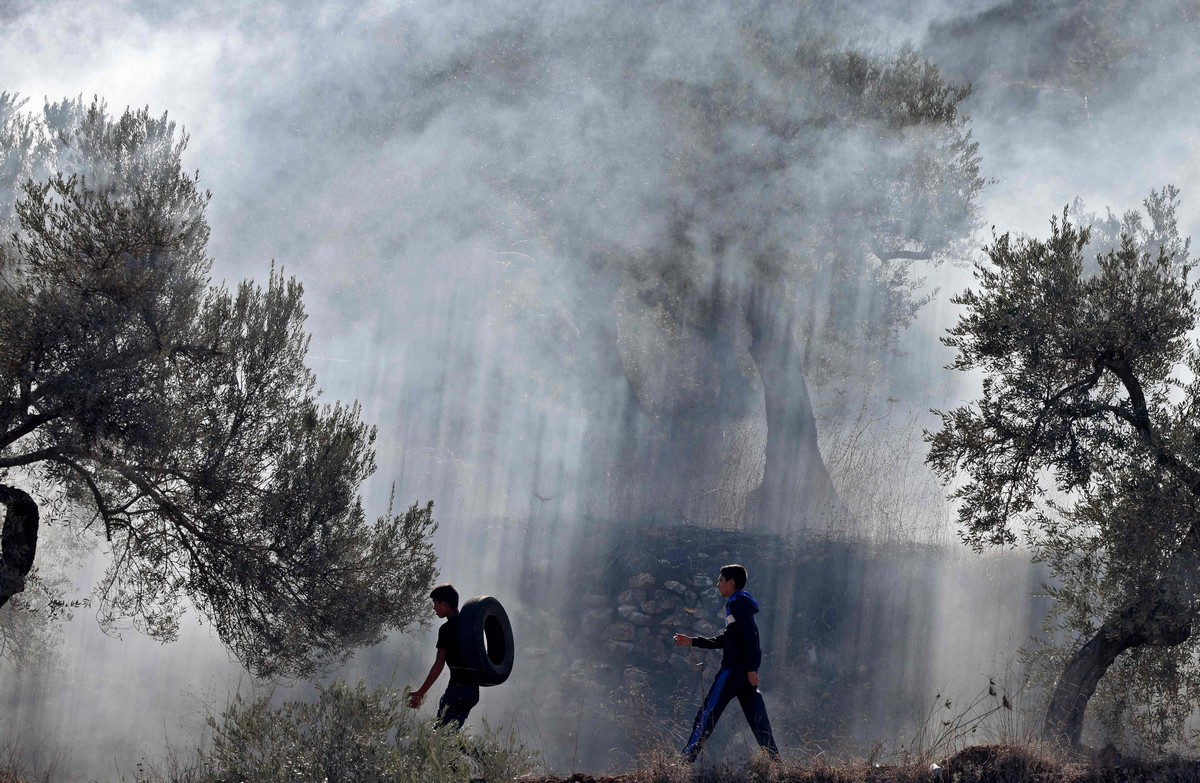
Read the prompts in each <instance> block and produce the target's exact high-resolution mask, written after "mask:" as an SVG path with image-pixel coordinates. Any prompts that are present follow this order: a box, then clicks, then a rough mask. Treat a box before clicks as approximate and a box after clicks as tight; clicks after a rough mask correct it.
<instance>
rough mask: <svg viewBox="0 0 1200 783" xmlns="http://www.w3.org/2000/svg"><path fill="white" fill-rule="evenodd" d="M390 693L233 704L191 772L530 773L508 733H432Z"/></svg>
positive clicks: (326, 780) (366, 782)
mask: <svg viewBox="0 0 1200 783" xmlns="http://www.w3.org/2000/svg"><path fill="white" fill-rule="evenodd" d="M403 697H404V695H403V694H400V693H398V692H396V691H394V690H392V689H390V688H376V689H368V688H367V687H366V686H365V685H364V684H363V683H362V682H361V681H360V682H359V683H358V684H357V685H355V686H354V687H351V686H348V685H347V684H346V683H344V682H341V681H335V682H334V683H333V684H331V685H329V686H328V687H319V688H318V697H317V700H316V701H315V702H287V703H285V704H283V705H281V706H279V707H272V706H270V703H269V702H270V699H269V697H266V696H263V697H259V698H255V699H243V698H242V697H240V696H238V697H236V698H235V699H234V701H233V702H232V703H231V704H230V705H229V707H228V708H227V709H226V710H225V711H224V712H223V713H222V714H221V715H220V716H219V718H210V719H209V728H210V730H211V731H212V741H211V744H210V747H209V748H208V749H207V750H205V751H203V752H202V753H201V764H202V766H203V767H205V768H206V769H208V770H209V773H208V774H209V775H210V778H209V779H211V780H226V781H229V780H252V781H256V783H272V782H273V781H279V782H280V783H283V782H284V781H287V782H288V783H306V782H307V781H312V783H338V781H355V783H371V782H372V781H378V782H379V783H384V782H385V781H386V782H387V783H408V782H410V781H411V783H443V782H445V783H449V782H450V781H460V780H467V779H483V780H486V781H508V780H513V779H514V778H516V777H518V776H520V775H523V774H526V773H528V772H531V771H532V770H533V768H534V763H535V756H534V754H533V753H532V752H531V751H529V750H528V749H527V748H526V747H525V746H524V745H522V744H521V743H520V742H519V740H517V738H516V735H515V733H513V732H511V731H510V732H508V733H503V732H499V731H494V730H491V729H489V728H488V727H487V726H486V724H485V726H484V730H483V733H482V734H480V735H478V736H476V735H472V734H468V733H465V732H452V731H445V730H442V731H438V730H435V729H434V728H433V726H432V725H431V724H429V723H427V722H425V721H423V720H419V719H417V718H416V717H414V716H415V713H413V712H411V711H409V710H407V708H405V707H404V706H403V702H404V698H403Z"/></svg>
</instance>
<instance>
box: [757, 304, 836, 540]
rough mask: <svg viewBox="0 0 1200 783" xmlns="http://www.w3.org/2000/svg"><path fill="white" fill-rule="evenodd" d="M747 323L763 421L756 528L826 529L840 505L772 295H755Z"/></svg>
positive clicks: (785, 322) (783, 310) (788, 332)
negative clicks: (759, 382) (763, 408)
mask: <svg viewBox="0 0 1200 783" xmlns="http://www.w3.org/2000/svg"><path fill="white" fill-rule="evenodd" d="M747 321H748V323H749V327H750V355H751V357H753V359H754V363H755V365H756V367H757V368H758V373H759V376H760V378H761V380H762V385H763V397H764V401H765V403H766V415H767V444H766V465H765V467H764V469H763V478H762V485H761V486H760V487H759V490H758V502H757V503H756V506H757V508H756V509H755V516H756V524H757V526H758V528H759V529H762V530H774V531H777V532H788V531H792V530H800V529H805V528H822V529H825V528H828V527H829V525H830V523H831V521H832V520H833V519H834V518H835V517H836V516H837V514H838V513H839V509H840V507H841V502H840V500H839V498H838V494H837V490H835V489H834V486H833V481H832V480H831V479H830V477H829V471H828V469H827V468H826V467H825V461H824V459H823V458H822V457H821V452H820V449H818V447H817V420H816V416H815V415H814V414H813V407H812V399H811V398H810V397H809V394H808V382H807V380H806V379H805V377H804V367H803V364H802V362H801V358H800V350H799V346H798V345H797V343H796V338H795V335H794V334H793V331H792V319H791V318H790V317H788V308H787V305H786V303H783V302H780V301H779V299H778V298H777V297H776V296H775V295H774V294H771V293H763V292H759V293H756V294H755V295H754V296H753V297H751V301H750V304H749V306H748V307H747Z"/></svg>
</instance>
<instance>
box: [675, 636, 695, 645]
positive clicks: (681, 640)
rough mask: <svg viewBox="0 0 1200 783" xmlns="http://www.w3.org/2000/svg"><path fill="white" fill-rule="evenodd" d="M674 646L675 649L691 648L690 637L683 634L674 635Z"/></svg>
mask: <svg viewBox="0 0 1200 783" xmlns="http://www.w3.org/2000/svg"><path fill="white" fill-rule="evenodd" d="M675 646H676V647H691V646H692V637H690V636H687V635H685V634H681V633H677V634H675Z"/></svg>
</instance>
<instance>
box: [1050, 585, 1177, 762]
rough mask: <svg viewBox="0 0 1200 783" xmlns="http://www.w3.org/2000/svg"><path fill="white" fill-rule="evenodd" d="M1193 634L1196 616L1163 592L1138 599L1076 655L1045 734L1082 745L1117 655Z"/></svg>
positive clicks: (1109, 620) (1053, 702) (1052, 700)
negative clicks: (1086, 721) (1087, 716)
mask: <svg viewBox="0 0 1200 783" xmlns="http://www.w3.org/2000/svg"><path fill="white" fill-rule="evenodd" d="M1191 631H1192V627H1191V618H1190V616H1189V615H1188V613H1187V612H1186V610H1184V609H1183V608H1182V607H1181V605H1180V603H1179V602H1177V601H1172V600H1170V599H1167V598H1165V597H1164V596H1163V595H1162V593H1161V592H1160V593H1159V594H1158V595H1157V596H1156V597H1151V598H1144V599H1141V600H1138V601H1135V602H1134V603H1133V604H1131V605H1130V606H1128V607H1126V608H1125V609H1123V610H1121V611H1120V612H1117V613H1115V614H1113V615H1112V616H1110V617H1109V618H1107V619H1106V620H1105V621H1104V623H1103V624H1102V625H1101V626H1100V629H1099V630H1098V631H1097V632H1096V635H1095V636H1093V637H1092V638H1091V639H1089V640H1088V641H1087V643H1086V644H1084V645H1083V647H1081V648H1079V650H1078V651H1077V652H1076V653H1075V655H1073V656H1072V657H1071V660H1070V661H1069V662H1068V663H1067V666H1066V668H1065V669H1064V670H1063V673H1062V675H1061V676H1060V677H1059V678H1058V684H1057V685H1056V686H1055V688H1054V694H1053V695H1052V696H1051V698H1050V707H1049V709H1048V710H1047V711H1046V722H1045V723H1044V724H1043V726H1042V736H1043V737H1044V738H1046V739H1048V740H1052V741H1054V742H1057V743H1060V744H1064V745H1069V746H1071V747H1075V746H1078V745H1079V737H1080V733H1081V732H1082V731H1083V714H1084V711H1085V710H1086V709H1087V705H1088V701H1089V700H1091V698H1092V695H1093V694H1095V692H1096V686H1097V685H1098V684H1099V683H1100V678H1101V677H1103V676H1104V673H1105V672H1107V671H1108V669H1109V667H1110V666H1112V664H1113V662H1114V661H1115V660H1116V659H1117V656H1118V655H1120V654H1121V653H1123V652H1125V651H1126V650H1130V649H1133V648H1135V647H1142V646H1146V645H1150V646H1155V647H1172V646H1174V645H1177V644H1182V643H1183V642H1185V641H1187V639H1188V637H1189V636H1190V635H1191Z"/></svg>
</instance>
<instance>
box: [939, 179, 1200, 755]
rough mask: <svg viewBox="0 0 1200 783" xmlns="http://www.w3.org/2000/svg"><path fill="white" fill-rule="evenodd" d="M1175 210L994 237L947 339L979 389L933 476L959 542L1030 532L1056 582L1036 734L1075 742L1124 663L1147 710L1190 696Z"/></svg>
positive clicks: (1191, 453)
mask: <svg viewBox="0 0 1200 783" xmlns="http://www.w3.org/2000/svg"><path fill="white" fill-rule="evenodd" d="M1177 203H1178V191H1177V190H1176V189H1175V188H1173V187H1168V188H1166V189H1164V190H1162V191H1156V192H1152V193H1151V195H1150V197H1149V198H1147V199H1146V201H1145V202H1144V207H1145V214H1144V215H1143V214H1141V213H1138V212H1129V213H1127V214H1125V215H1124V216H1123V217H1122V218H1119V219H1118V218H1115V217H1113V216H1112V215H1109V216H1108V218H1106V219H1102V220H1097V219H1095V218H1091V221H1092V222H1093V223H1094V225H1095V228H1096V233H1097V235H1098V236H1096V237H1093V235H1092V234H1093V232H1092V231H1091V230H1089V228H1088V226H1086V225H1083V226H1081V225H1079V221H1078V218H1075V219H1074V220H1075V222H1072V220H1073V218H1072V216H1071V214H1070V213H1069V211H1066V210H1064V213H1063V215H1062V218H1061V219H1055V220H1052V221H1051V232H1050V237H1049V239H1047V240H1045V241H1042V240H1037V239H1027V238H1014V237H1012V236H1011V235H1009V234H1003V235H1000V236H995V237H993V241H992V243H991V244H990V245H989V246H988V247H987V248H986V253H987V257H988V262H987V263H980V264H978V265H977V268H976V273H975V279H976V282H977V287H975V288H972V289H969V290H967V291H966V292H964V293H962V294H960V295H959V296H957V297H955V299H954V301H955V302H956V303H958V304H959V305H961V306H962V307H963V308H964V313H963V315H962V316H961V318H960V319H959V322H958V324H957V325H956V326H955V327H954V328H952V329H951V330H950V331H949V335H948V336H947V337H946V338H945V340H944V341H945V342H946V344H947V345H949V346H951V347H953V348H955V349H956V350H957V352H958V354H957V358H956V359H955V360H954V362H953V364H952V365H951V367H952V368H953V369H955V370H960V371H970V372H978V373H981V374H982V375H983V385H982V391H981V394H980V396H979V398H978V399H976V400H975V401H974V402H973V403H971V404H969V405H965V406H962V407H959V408H956V409H954V410H952V411H949V412H946V413H943V414H941V415H942V425H941V428H940V430H939V431H937V432H935V433H930V434H929V435H928V440H929V443H930V451H929V462H930V464H931V465H932V466H933V467H934V469H935V470H936V471H937V472H938V473H939V474H940V475H941V476H942V478H943V479H945V480H946V481H947V482H951V481H955V480H958V479H960V478H961V479H962V483H961V485H960V486H959V487H958V488H957V489H956V490H955V491H954V493H953V495H952V497H953V498H954V499H955V500H957V501H958V504H959V505H958V514H959V522H960V524H961V529H962V535H963V537H964V539H965V540H966V541H967V542H968V543H970V544H971V545H973V546H975V547H976V548H982V547H984V546H989V545H1007V544H1012V543H1014V542H1016V541H1017V540H1018V535H1019V534H1020V533H1021V532H1022V531H1025V532H1027V533H1028V534H1029V541H1030V542H1031V543H1032V545H1033V546H1034V547H1035V551H1036V552H1037V553H1038V555H1039V556H1040V557H1041V558H1042V559H1043V560H1045V561H1046V562H1047V563H1049V565H1050V566H1051V568H1052V569H1053V571H1054V573H1055V577H1056V582H1055V584H1056V587H1054V588H1053V595H1054V596H1055V597H1056V598H1057V599H1058V607H1057V611H1058V615H1057V617H1058V620H1059V622H1058V623H1057V626H1056V629H1057V630H1062V631H1065V632H1067V635H1068V637H1069V639H1070V640H1071V641H1070V642H1069V644H1071V649H1070V650H1069V651H1067V652H1066V653H1065V654H1062V655H1059V656H1058V657H1057V659H1056V660H1057V661H1058V662H1059V663H1060V665H1061V666H1062V669H1061V670H1060V674H1059V676H1058V679H1057V683H1056V685H1055V686H1054V689H1053V693H1052V695H1051V700H1050V705H1049V711H1048V713H1047V716H1046V722H1045V726H1044V731H1045V733H1046V734H1047V735H1048V736H1051V737H1055V738H1060V739H1064V740H1066V741H1068V742H1071V743H1078V742H1079V739H1080V732H1081V730H1082V727H1083V720H1084V711H1085V709H1086V707H1087V704H1088V701H1089V700H1090V699H1091V697H1092V695H1093V694H1094V693H1095V692H1096V688H1097V686H1098V684H1099V683H1100V681H1101V678H1102V677H1104V675H1105V673H1106V672H1107V671H1108V670H1109V667H1110V666H1112V665H1114V663H1115V662H1117V661H1118V656H1122V660H1125V661H1129V660H1135V661H1136V662H1137V663H1140V664H1149V663H1154V665H1155V671H1156V672H1157V673H1158V674H1160V675H1162V677H1160V680H1159V684H1158V686H1157V687H1156V688H1155V689H1153V690H1152V691H1151V694H1153V695H1151V696H1146V695H1145V694H1143V700H1142V704H1141V707H1142V708H1145V707H1147V705H1148V704H1149V703H1150V702H1153V701H1154V700H1155V699H1156V698H1158V697H1164V698H1169V699H1177V698H1178V697H1180V695H1181V690H1180V685H1181V684H1182V683H1183V682H1184V681H1185V680H1187V679H1188V678H1190V679H1191V680H1192V681H1196V672H1195V663H1194V658H1193V652H1194V649H1193V648H1194V644H1192V643H1191V637H1192V624H1193V623H1194V622H1195V620H1196V617H1197V611H1198V609H1200V592H1198V587H1200V425H1198V424H1197V421H1198V419H1197V406H1198V405H1200V344H1198V343H1197V341H1196V338H1195V334H1194V329H1195V328H1196V324H1197V315H1198V313H1200V309H1198V304H1197V298H1196V297H1197V285H1196V283H1195V282H1194V281H1192V280H1191V279H1189V276H1190V272H1191V269H1192V265H1191V263H1190V261H1189V257H1188V255H1189V243H1188V241H1187V240H1183V239H1181V238H1180V237H1179V234H1178V227H1177V221H1176V217H1175V213H1176V207H1177ZM1086 219H1087V218H1085V220H1086ZM1106 240H1107V241H1106ZM1109 242H1115V244H1108V243H1109ZM1097 245H1100V247H1097ZM1104 245H1108V246H1107V247H1105V246H1104ZM1090 251H1098V252H1096V255H1094V256H1090V257H1089V252H1090ZM1123 654H1124V655H1123ZM1189 661H1190V663H1189ZM1138 668H1139V667H1138V666H1131V667H1128V668H1127V673H1132V672H1135V671H1136V670H1137V669H1138ZM1140 668H1143V669H1144V668H1145V666H1142V667H1140ZM1120 669H1121V667H1118V670H1117V673H1120ZM1172 671H1173V673H1170V672H1172ZM1172 692H1173V693H1172ZM1185 698H1186V694H1185ZM1150 706H1151V707H1153V705H1150ZM1185 712H1186V711H1185ZM1174 714H1175V716H1176V718H1178V716H1179V714H1178V711H1177V710H1176V711H1175V712H1174ZM1159 717H1160V718H1161V719H1162V721H1166V722H1168V723H1169V722H1170V720H1168V719H1169V718H1170V715H1167V714H1165V713H1161V712H1160V714H1159ZM1180 720H1181V719H1180ZM1180 720H1176V722H1175V724H1174V729H1175V730H1176V731H1177V730H1178V729H1179V726H1180ZM1162 721H1160V724H1161V723H1162ZM1167 728H1170V727H1167ZM1162 729H1163V725H1160V726H1158V727H1157V729H1156V730H1158V731H1159V735H1160V737H1161V736H1162Z"/></svg>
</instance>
